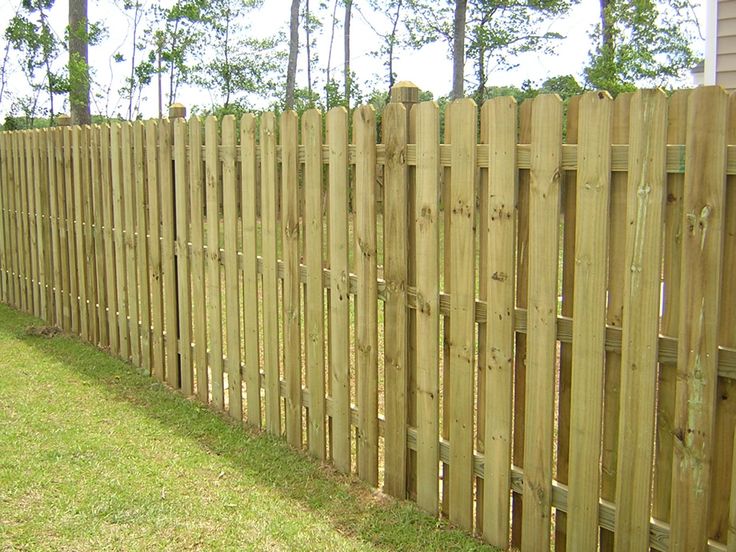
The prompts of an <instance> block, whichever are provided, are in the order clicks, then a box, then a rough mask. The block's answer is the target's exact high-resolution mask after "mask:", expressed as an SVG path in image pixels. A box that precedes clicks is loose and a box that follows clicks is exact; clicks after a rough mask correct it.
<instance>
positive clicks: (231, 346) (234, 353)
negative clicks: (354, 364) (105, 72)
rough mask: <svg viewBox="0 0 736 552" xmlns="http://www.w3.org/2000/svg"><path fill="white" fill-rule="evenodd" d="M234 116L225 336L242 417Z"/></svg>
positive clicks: (226, 172)
mask: <svg viewBox="0 0 736 552" xmlns="http://www.w3.org/2000/svg"><path fill="white" fill-rule="evenodd" d="M235 146H236V143H235V117H234V116H232V115H226V116H225V117H224V118H223V119H222V199H223V201H222V205H223V222H224V241H223V243H224V253H223V254H224V257H225V258H224V264H225V309H226V312H225V316H226V319H225V337H226V341H227V364H226V370H227V384H228V413H229V414H230V417H231V418H233V419H235V420H237V421H238V422H241V421H242V420H243V385H242V382H241V374H240V293H239V292H238V288H239V287H240V278H239V274H238V189H237V182H236V177H235Z"/></svg>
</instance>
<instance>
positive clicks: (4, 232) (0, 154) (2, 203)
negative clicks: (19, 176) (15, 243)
mask: <svg viewBox="0 0 736 552" xmlns="http://www.w3.org/2000/svg"><path fill="white" fill-rule="evenodd" d="M6 136H7V135H4V134H0V301H3V302H4V303H9V304H10V303H11V298H10V295H9V293H8V284H9V283H10V271H9V265H10V262H9V259H10V255H9V252H10V244H9V240H8V234H9V232H10V224H9V223H8V220H7V214H8V204H7V196H6V189H7V187H8V172H7V169H8V166H7V165H8V157H7V155H6V153H5V140H6Z"/></svg>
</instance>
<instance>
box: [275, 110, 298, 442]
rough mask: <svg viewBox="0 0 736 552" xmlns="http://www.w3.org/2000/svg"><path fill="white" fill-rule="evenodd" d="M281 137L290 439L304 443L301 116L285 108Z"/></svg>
mask: <svg viewBox="0 0 736 552" xmlns="http://www.w3.org/2000/svg"><path fill="white" fill-rule="evenodd" d="M279 134H280V139H281V232H282V234H281V244H282V255H283V265H284V280H283V287H282V298H283V309H284V310H283V312H284V330H283V339H284V341H283V343H284V379H285V380H286V397H285V398H286V401H285V402H286V441H287V442H288V443H289V444H290V445H291V446H293V447H295V448H297V449H299V448H301V446H302V374H301V347H300V344H301V324H300V318H301V308H300V304H299V288H300V283H299V257H300V255H299V233H300V232H299V165H298V154H299V151H298V144H299V142H298V139H299V118H298V117H297V114H296V112H294V111H285V112H284V113H282V114H281V120H280V133H279Z"/></svg>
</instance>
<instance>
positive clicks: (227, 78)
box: [192, 0, 286, 107]
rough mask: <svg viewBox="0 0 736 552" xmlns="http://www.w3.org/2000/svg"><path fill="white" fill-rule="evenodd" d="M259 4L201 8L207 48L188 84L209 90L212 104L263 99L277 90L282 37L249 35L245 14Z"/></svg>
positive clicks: (243, 0)
mask: <svg viewBox="0 0 736 552" xmlns="http://www.w3.org/2000/svg"><path fill="white" fill-rule="evenodd" d="M261 4H262V1H261V0H212V1H211V2H206V3H205V6H203V9H202V11H201V20H200V22H201V24H202V28H203V30H204V33H205V34H206V43H207V44H206V46H207V47H206V48H204V47H203V48H202V50H206V54H207V57H206V58H205V57H204V56H202V57H200V59H199V62H198V63H197V64H196V65H195V68H194V69H195V70H194V71H193V72H192V82H193V83H195V84H197V85H199V86H202V87H203V88H205V89H206V90H209V92H210V94H211V95H212V97H213V100H214V101H213V105H216V104H218V103H220V102H221V103H222V105H223V106H225V107H227V106H229V105H230V104H231V103H233V102H234V101H236V100H237V101H239V102H246V101H247V96H248V95H249V94H261V95H264V96H267V95H270V93H271V92H272V91H273V90H275V89H277V88H281V86H279V84H280V81H281V80H283V74H284V73H285V71H283V70H282V67H283V63H284V61H285V59H286V52H285V51H284V50H283V48H281V47H280V45H281V44H283V43H284V42H285V41H284V39H283V37H278V36H277V37H272V38H265V39H258V38H253V37H251V36H249V34H250V33H249V28H250V27H249V24H248V22H247V14H248V13H249V12H250V11H251V10H253V9H255V8H257V7H259V6H260V5H261ZM202 46H204V44H203V45H202ZM201 53H202V54H204V53H205V52H201Z"/></svg>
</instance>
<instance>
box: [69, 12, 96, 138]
mask: <svg viewBox="0 0 736 552" xmlns="http://www.w3.org/2000/svg"><path fill="white" fill-rule="evenodd" d="M69 106H70V110H71V116H72V124H75V125H87V124H90V122H91V120H92V118H91V115H90V110H89V25H88V22H87V0H69Z"/></svg>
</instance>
